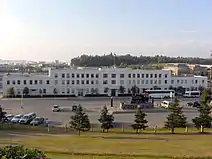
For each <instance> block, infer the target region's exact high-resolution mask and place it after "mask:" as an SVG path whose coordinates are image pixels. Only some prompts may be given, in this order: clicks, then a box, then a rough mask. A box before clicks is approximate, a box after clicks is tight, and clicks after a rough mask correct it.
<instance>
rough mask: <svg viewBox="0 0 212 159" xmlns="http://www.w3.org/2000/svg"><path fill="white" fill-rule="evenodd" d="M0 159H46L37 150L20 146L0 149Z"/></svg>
mask: <svg viewBox="0 0 212 159" xmlns="http://www.w3.org/2000/svg"><path fill="white" fill-rule="evenodd" d="M0 158H1V159H4V158H5V159H46V156H45V155H44V153H43V152H42V151H40V150H38V149H28V148H24V146H22V145H16V146H6V147H3V148H0Z"/></svg>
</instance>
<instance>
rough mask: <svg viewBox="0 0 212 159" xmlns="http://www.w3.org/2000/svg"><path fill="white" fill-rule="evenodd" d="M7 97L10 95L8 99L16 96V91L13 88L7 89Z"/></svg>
mask: <svg viewBox="0 0 212 159" xmlns="http://www.w3.org/2000/svg"><path fill="white" fill-rule="evenodd" d="M7 95H8V97H13V96H15V91H14V88H13V87H11V88H8V89H7Z"/></svg>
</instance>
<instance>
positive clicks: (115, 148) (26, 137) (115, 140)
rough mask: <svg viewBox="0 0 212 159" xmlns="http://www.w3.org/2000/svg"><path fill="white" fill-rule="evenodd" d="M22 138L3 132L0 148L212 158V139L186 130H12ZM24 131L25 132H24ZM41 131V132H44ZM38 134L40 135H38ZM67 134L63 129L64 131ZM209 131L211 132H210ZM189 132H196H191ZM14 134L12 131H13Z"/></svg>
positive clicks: (58, 154)
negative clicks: (80, 132) (11, 145)
mask: <svg viewBox="0 0 212 159" xmlns="http://www.w3.org/2000/svg"><path fill="white" fill-rule="evenodd" d="M13 130H17V131H13V133H18V134H20V133H21V135H20V136H8V134H7V133H8V131H1V132H0V146H4V145H7V144H10V143H12V144H24V145H25V146H26V147H33V148H39V149H41V150H44V151H45V152H46V153H47V155H48V156H49V157H51V158H53V159H71V158H74V159H97V158H98V159H106V158H107V159H112V158H113V159H120V158H121V159H134V158H145V159H146V158H147V159H148V158H149V159H150V158H152V159H155V158H160V159H166V158H172V157H175V156H179V157H182V156H185V155H186V156H196V157H197V156H212V151H211V149H212V142H211V138H212V135H206V134H205V135H203V134H201V135H200V134H197V133H196V134H189V135H188V134H185V133H183V132H185V129H176V132H177V133H181V134H172V135H171V134H169V133H168V131H167V130H164V129H160V130H158V133H156V134H154V133H153V130H152V129H148V130H146V131H144V133H143V134H134V133H133V134H132V132H133V131H132V130H130V129H126V130H125V132H127V133H121V132H122V130H121V129H113V130H111V131H110V132H109V133H99V131H100V130H99V129H98V130H97V129H95V130H94V131H95V132H93V133H92V132H89V133H83V134H82V135H81V136H78V135H77V134H73V133H72V134H71V133H69V134H44V133H43V130H44V131H45V130H46V128H39V127H37V128H32V129H29V128H28V127H24V126H22V127H21V131H20V130H19V131H18V129H13ZM23 130H25V131H23ZM41 130H42V131H41ZM39 131H40V132H41V133H39ZM62 131H63V132H64V129H62ZM207 131H210V132H211V130H209V129H208V130H207ZM189 132H197V130H196V129H189ZM10 133H11V131H10Z"/></svg>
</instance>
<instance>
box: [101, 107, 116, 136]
mask: <svg viewBox="0 0 212 159" xmlns="http://www.w3.org/2000/svg"><path fill="white" fill-rule="evenodd" d="M113 121H114V117H113V115H110V114H108V109H107V107H106V106H104V107H103V109H102V110H101V115H100V118H99V122H100V123H101V128H102V131H103V132H105V130H107V132H108V130H109V129H110V128H113Z"/></svg>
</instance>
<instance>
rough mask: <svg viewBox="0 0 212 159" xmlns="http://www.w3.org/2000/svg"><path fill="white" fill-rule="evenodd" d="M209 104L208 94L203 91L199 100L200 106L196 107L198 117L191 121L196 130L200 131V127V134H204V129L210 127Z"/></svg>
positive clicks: (211, 119) (211, 120) (211, 118)
mask: <svg viewBox="0 0 212 159" xmlns="http://www.w3.org/2000/svg"><path fill="white" fill-rule="evenodd" d="M209 102H210V100H209V98H208V92H207V90H206V89H204V90H203V92H202V95H201V99H200V106H198V107H197V109H198V111H199V116H198V117H195V118H194V119H192V121H193V123H194V124H195V127H196V128H197V129H200V128H201V126H202V128H203V129H202V132H204V128H210V127H211V122H212V117H211V116H210V113H211V106H210V104H209Z"/></svg>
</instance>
